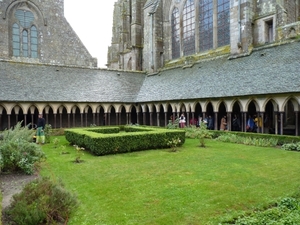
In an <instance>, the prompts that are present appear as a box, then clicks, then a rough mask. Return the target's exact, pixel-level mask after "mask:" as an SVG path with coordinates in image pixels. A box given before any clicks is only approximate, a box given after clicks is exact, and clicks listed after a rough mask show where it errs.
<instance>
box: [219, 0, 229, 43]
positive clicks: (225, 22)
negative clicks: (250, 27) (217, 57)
mask: <svg viewBox="0 0 300 225" xmlns="http://www.w3.org/2000/svg"><path fill="white" fill-rule="evenodd" d="M229 10H230V0H218V47H220V46H224V45H228V44H229V43H230V21H229V20H230V14H229Z"/></svg>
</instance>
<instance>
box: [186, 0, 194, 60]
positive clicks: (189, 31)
mask: <svg viewBox="0 0 300 225" xmlns="http://www.w3.org/2000/svg"><path fill="white" fill-rule="evenodd" d="M194 53H195V4H194V0H187V1H186V3H185V5H184V9H183V54H184V55H192V54H194Z"/></svg>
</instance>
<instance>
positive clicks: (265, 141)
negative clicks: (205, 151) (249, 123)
mask: <svg viewBox="0 0 300 225" xmlns="http://www.w3.org/2000/svg"><path fill="white" fill-rule="evenodd" d="M216 140H218V141H222V142H230V143H237V144H244V145H254V146H260V147H275V146H277V144H278V139H276V138H255V137H249V136H248V137H244V136H239V135H236V134H233V133H223V134H221V135H220V136H218V137H217V138H216Z"/></svg>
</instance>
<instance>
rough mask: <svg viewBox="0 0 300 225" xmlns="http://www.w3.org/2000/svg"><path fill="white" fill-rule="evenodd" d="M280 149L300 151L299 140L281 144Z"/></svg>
mask: <svg viewBox="0 0 300 225" xmlns="http://www.w3.org/2000/svg"><path fill="white" fill-rule="evenodd" d="M281 149H283V150H288V151H300V142H297V143H287V144H283V145H282V146H281Z"/></svg>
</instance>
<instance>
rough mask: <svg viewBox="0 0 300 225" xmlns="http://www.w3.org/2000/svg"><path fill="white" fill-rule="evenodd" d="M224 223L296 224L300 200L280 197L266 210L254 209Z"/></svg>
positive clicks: (249, 224)
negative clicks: (248, 213) (250, 212)
mask: <svg viewBox="0 0 300 225" xmlns="http://www.w3.org/2000/svg"><path fill="white" fill-rule="evenodd" d="M222 224H223V225H225V224H235V225H246V224H247V225H260V224H270V225H271V224H274V225H275V224H276V225H279V224H280V225H294V224H295V225H296V224H300V201H299V199H296V198H293V197H287V198H283V199H281V200H280V201H279V202H278V203H276V204H275V206H271V207H270V208H268V209H266V210H262V211H260V210H258V211H254V212H253V213H252V214H250V215H246V216H240V217H238V218H237V219H235V220H233V221H228V222H226V223H222Z"/></svg>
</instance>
